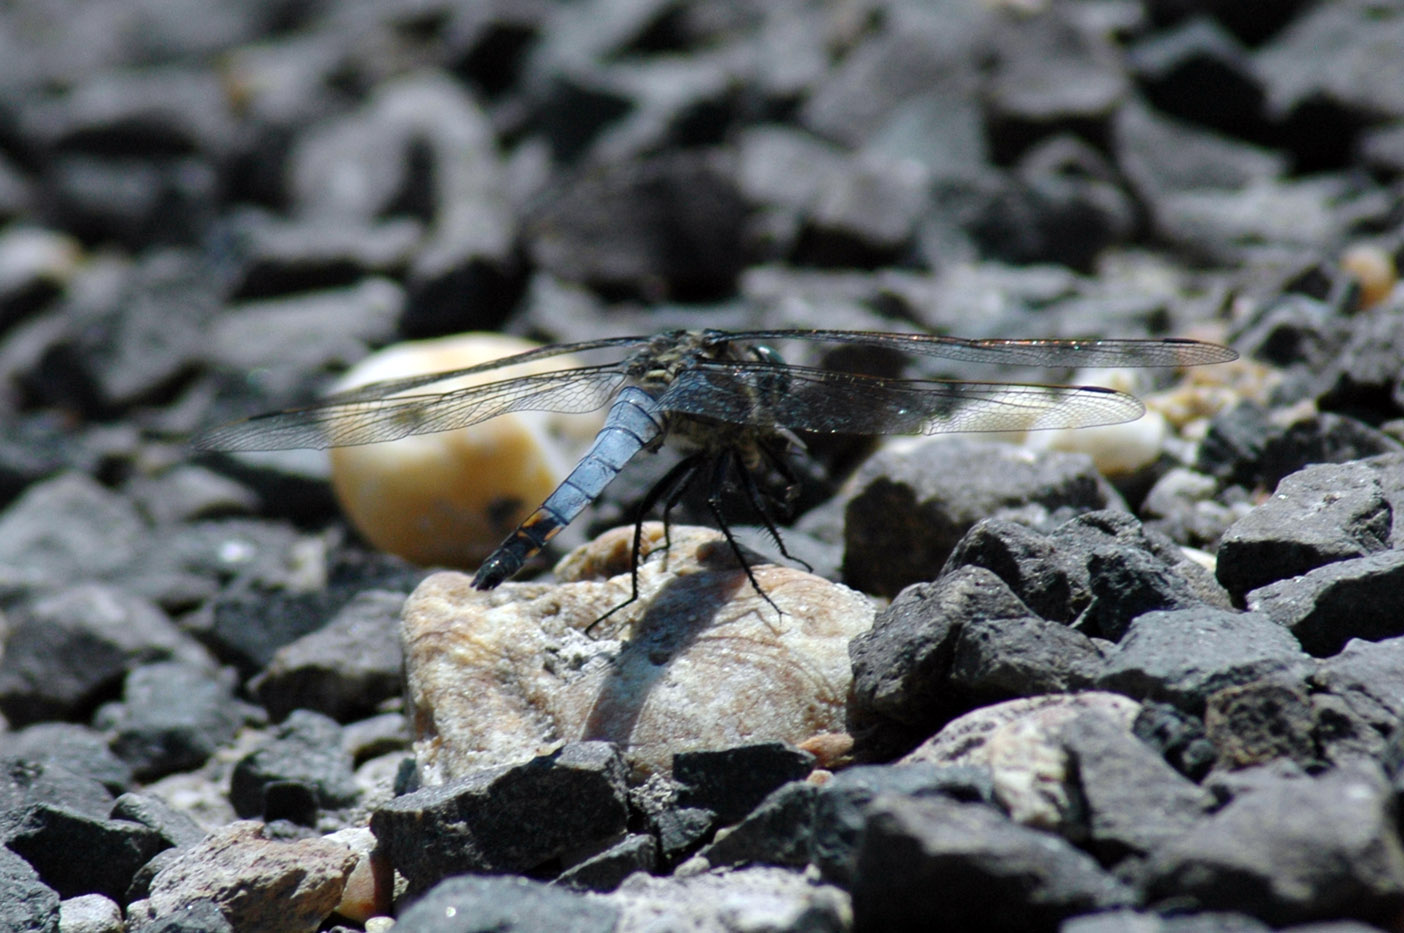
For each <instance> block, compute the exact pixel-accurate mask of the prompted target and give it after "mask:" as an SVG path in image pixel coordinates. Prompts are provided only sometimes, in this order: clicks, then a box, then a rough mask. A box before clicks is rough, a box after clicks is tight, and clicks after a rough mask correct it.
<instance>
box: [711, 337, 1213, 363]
mask: <svg viewBox="0 0 1404 933" xmlns="http://www.w3.org/2000/svg"><path fill="white" fill-rule="evenodd" d="M728 336H730V338H731V339H732V340H736V341H755V340H813V341H825V342H831V343H858V344H864V345H866V346H873V347H886V348H888V349H891V350H897V351H900V352H902V353H915V354H919V355H921V356H935V357H940V358H942V359H948V360H963V361H965V362H970V363H990V364H997V365H1005V366H1069V367H1078V366H1127V367H1132V368H1146V367H1156V366H1175V367H1178V366H1203V365H1205V364H1208V363H1227V362H1229V361H1230V360H1236V359H1238V354H1237V353H1236V352H1235V351H1233V350H1232V349H1230V348H1228V347H1225V346H1220V345H1219V344H1217V343H1205V342H1203V341H1200V340H1185V339H1180V338H1175V337H1166V338H1163V339H1156V340H1101V339H1090V338H1089V339H1085V340H1084V339H1046V340H1039V339H1029V340H1023V339H1006V340H1001V339H990V340H968V339H965V338H962V337H938V336H934V335H932V334H884V333H879V332H877V331H860V330H757V331H747V332H745V333H737V334H730V335H728Z"/></svg>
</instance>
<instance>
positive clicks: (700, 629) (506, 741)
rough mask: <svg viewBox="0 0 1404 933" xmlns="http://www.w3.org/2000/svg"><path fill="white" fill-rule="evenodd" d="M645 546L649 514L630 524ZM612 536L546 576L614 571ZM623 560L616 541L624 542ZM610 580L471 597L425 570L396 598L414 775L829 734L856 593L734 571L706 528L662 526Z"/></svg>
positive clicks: (790, 574)
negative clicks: (588, 747)
mask: <svg viewBox="0 0 1404 933" xmlns="http://www.w3.org/2000/svg"><path fill="white" fill-rule="evenodd" d="M645 531H646V534H647V535H648V536H649V537H650V539H651V540H658V539H659V538H661V528H660V526H658V525H657V523H649V524H648V525H646V526H645ZM621 539H623V540H625V541H629V540H631V539H632V529H619V530H616V531H615V532H611V533H609V534H607V535H604V536H602V537H601V538H600V539H599V540H597V541H596V542H593V543H592V544H589V545H586V546H585V549H584V550H585V551H591V550H592V549H596V550H597V551H598V553H594V554H591V553H580V552H577V553H574V554H572V555H570V556H569V557H567V558H566V559H565V560H564V561H562V565H561V566H562V568H564V569H563V571H562V573H563V575H567V576H569V575H572V574H575V573H581V572H582V570H583V568H595V569H599V568H602V567H612V566H615V565H616V563H617V559H618V552H619V549H620V547H621ZM625 553H627V549H626V551H625ZM623 566H624V567H625V572H624V573H622V574H619V575H616V576H613V577H610V578H608V579H605V580H590V579H581V580H577V581H575V582H567V583H562V584H559V585H555V586H548V585H543V584H510V583H509V584H506V585H504V586H502V587H500V588H498V589H497V590H494V591H491V592H487V593H483V592H479V591H477V590H474V589H473V588H472V586H471V584H470V581H469V579H468V578H467V577H466V576H463V575H462V574H457V573H440V574H435V575H433V576H431V577H429V578H428V579H426V580H425V581H424V582H423V583H422V584H420V586H419V587H418V588H417V589H416V590H415V592H414V593H413V594H412V595H411V596H410V598H409V600H408V602H407V603H406V605H405V612H404V623H403V628H402V639H403V642H404V648H405V672H406V684H407V692H408V697H407V700H408V703H409V706H410V711H409V715H410V722H411V727H412V731H413V735H414V745H415V752H416V757H417V759H418V762H419V765H420V769H421V774H422V778H423V780H424V781H425V782H426V783H429V784H435V783H440V782H442V781H445V780H450V779H452V778H454V777H458V776H460V775H462V774H465V773H466V772H468V771H471V770H473V769H475V768H479V767H484V766H490V765H499V764H504V763H508V762H514V761H523V760H526V759H529V758H531V757H534V756H536V755H541V754H546V753H549V752H550V751H552V750H554V749H555V748H558V747H559V746H560V745H561V744H563V743H565V742H569V741H577V740H583V739H604V740H607V741H612V742H617V743H619V744H620V745H621V746H622V747H623V748H624V749H625V753H626V755H627V757H628V760H629V761H630V763H631V765H632V767H633V769H634V771H635V777H636V778H640V779H641V778H645V777H647V776H648V775H650V774H653V773H656V772H665V771H667V770H668V769H669V768H670V767H671V764H672V756H673V755H674V753H676V752H679V751H689V750H696V749H709V748H725V747H729V746H734V745H740V744H746V743H752V742H763V741H775V740H779V741H786V742H791V743H799V742H803V741H805V740H807V739H810V738H812V737H814V736H816V735H819V734H821V733H834V732H839V731H841V730H842V728H843V726H844V712H845V703H846V699H847V695H848V688H849V683H850V679H851V669H850V665H849V660H848V642H849V640H850V639H851V638H852V637H853V636H855V635H857V634H858V633H859V632H863V631H866V630H867V629H868V628H870V627H871V625H872V620H873V611H874V610H873V606H872V604H871V603H870V602H869V600H868V599H867V598H866V597H865V596H863V595H862V594H860V593H857V592H855V591H853V590H850V589H848V588H847V587H843V586H839V585H837V584H834V583H830V582H828V581H826V580H824V579H822V578H819V577H816V576H813V575H812V574H808V573H805V572H803V571H800V570H796V569H793V568H789V567H780V566H775V565H773V564H765V563H760V562H757V563H755V564H754V566H753V567H752V571H753V573H754V574H755V576H756V579H757V581H758V582H759V583H760V585H761V587H762V588H763V589H764V590H765V592H766V594H767V595H768V596H769V597H770V598H771V599H772V600H773V601H774V602H775V604H776V605H778V606H779V607H780V609H781V610H782V613H781V614H778V615H777V613H776V611H775V609H774V608H772V607H771V606H770V605H769V604H768V603H767V602H766V601H765V600H764V599H763V598H761V597H760V596H759V595H758V594H757V593H756V592H755V591H754V590H753V589H752V587H751V585H750V583H749V582H748V581H747V579H746V575H745V573H744V572H743V571H742V570H741V569H740V568H739V567H738V566H737V565H736V563H735V561H734V558H733V556H732V554H731V551H730V548H729V547H728V546H727V545H726V543H725V541H724V540H723V539H722V536H721V534H720V533H719V532H717V531H714V530H712V529H706V528H687V527H675V528H674V529H673V534H672V547H671V549H669V550H667V551H663V552H661V553H654V554H653V555H652V557H651V559H649V560H648V561H647V562H645V563H644V564H643V565H642V566H641V567H640V568H639V589H640V594H641V596H640V599H639V600H637V601H636V602H634V603H631V604H629V605H627V606H624V607H623V608H621V609H619V610H618V611H617V612H615V613H614V614H613V615H611V616H610V617H609V618H608V619H607V620H605V621H604V622H603V623H602V624H601V625H600V626H598V631H596V632H595V633H594V635H595V637H594V638H592V637H590V636H588V635H587V634H586V633H585V629H587V628H588V627H589V626H590V625H591V624H592V623H593V622H595V620H596V619H598V618H600V616H602V615H604V614H605V613H606V612H608V611H609V610H610V609H612V608H614V607H616V606H619V605H620V604H621V603H623V602H625V601H626V600H627V599H628V598H629V594H630V587H631V584H630V576H629V574H628V572H627V562H626V563H625V564H624V565H623Z"/></svg>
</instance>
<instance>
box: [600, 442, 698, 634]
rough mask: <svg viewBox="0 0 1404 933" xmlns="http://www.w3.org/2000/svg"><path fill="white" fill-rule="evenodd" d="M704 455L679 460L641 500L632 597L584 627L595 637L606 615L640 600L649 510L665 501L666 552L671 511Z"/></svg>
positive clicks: (631, 567)
mask: <svg viewBox="0 0 1404 933" xmlns="http://www.w3.org/2000/svg"><path fill="white" fill-rule="evenodd" d="M702 462H703V456H702V455H701V454H693V455H692V456H690V457H686V458H684V459H683V460H680V461H678V462H677V463H675V464H674V465H673V466H672V467H670V468H669V469H668V472H667V473H665V474H663V478H662V479H660V480H659V481H658V482H656V483H654V484H653V488H652V489H650V490H649V491H648V493H647V495H645V496H644V497H643V499H642V501H640V502H639V505H638V508H637V509H635V510H634V543H633V547H632V550H631V552H630V556H629V582H630V584H631V587H630V594H629V598H628V599H626V600H624V602H622V603H620V604H619V605H617V606H615V607H614V608H613V609H611V610H609V611H608V612H606V613H605V614H604V615H602V616H600V617H599V618H598V619H596V620H595V621H593V622H591V623H590V624H589V625H588V626H586V628H585V634H586V635H589V636H591V637H594V631H595V628H596V626H598V625H599V624H600V623H601V622H603V621H604V620H605V619H608V618H609V617H610V616H612V615H614V614H615V613H616V612H618V611H619V610H620V609H623V608H624V607H625V606H627V605H629V604H630V603H633V602H637V601H638V598H639V558H640V554H641V552H642V551H643V523H644V519H645V518H647V517H648V514H649V513H650V512H652V511H653V509H654V506H656V505H657V504H658V502H659V500H662V501H663V550H664V551H665V552H666V551H667V550H668V548H669V547H670V546H671V544H672V542H671V540H670V539H669V536H668V514H669V512H671V511H672V509H673V506H675V505H677V502H678V500H679V499H680V498H682V494H683V492H684V491H685V490H686V489H687V487H688V484H689V483H691V482H692V481H693V479H695V478H696V476H697V471H698V470H699V469H700V468H701V467H702Z"/></svg>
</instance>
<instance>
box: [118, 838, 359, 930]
mask: <svg viewBox="0 0 1404 933" xmlns="http://www.w3.org/2000/svg"><path fill="white" fill-rule="evenodd" d="M355 863H356V855H355V853H354V852H352V851H351V850H350V849H349V848H348V847H347V846H345V845H343V844H342V843H339V842H331V841H328V840H326V839H297V840H293V841H288V842H285V841H281V840H274V839H269V838H267V837H266V836H264V834H263V824H262V823H258V822H254V821H252V820H240V821H237V822H234V823H230V824H229V825H227V826H221V827H220V828H219V829H216V830H215V831H213V832H212V833H210V834H209V835H208V836H206V837H205V838H204V839H203V840H201V841H200V842H199V843H197V844H196V845H194V846H192V847H190V848H189V849H183V850H181V851H180V852H179V853H178V854H177V855H176V856H175V857H174V858H173V859H171V861H170V862H168V863H167V864H166V865H165V866H164V867H162V869H161V870H160V871H159V872H157V874H156V876H155V877H154V878H153V879H152V880H151V893H150V896H149V898H148V899H147V901H146V902H145V905H144V908H143V909H144V911H145V913H146V914H147V915H148V916H149V918H151V919H159V918H162V917H170V916H176V915H178V914H180V913H181V911H183V910H184V909H185V907H186V905H188V904H189V903H190V902H191V901H193V900H199V899H208V900H212V901H213V902H214V903H215V906H217V907H218V908H219V909H220V912H221V913H223V914H224V916H225V917H226V918H227V919H228V920H229V922H230V924H231V925H232V926H233V927H234V929H236V930H259V931H262V933H312V931H314V930H316V929H317V928H318V927H319V926H320V925H321V923H322V921H323V920H325V919H326V918H327V917H328V916H329V915H330V914H331V912H332V910H334V909H335V908H336V905H337V902H338V901H340V900H341V893H342V891H343V889H344V888H345V885H346V878H347V876H349V875H350V874H351V870H352V868H353V867H354V866H355Z"/></svg>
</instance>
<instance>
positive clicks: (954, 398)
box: [659, 363, 1145, 434]
mask: <svg viewBox="0 0 1404 933" xmlns="http://www.w3.org/2000/svg"><path fill="white" fill-rule="evenodd" d="M659 406H660V407H661V408H663V409H665V410H668V411H675V412H682V413H685V414H690V415H702V416H706V417H710V418H716V419H718V420H721V421H730V422H733V423H737V424H754V425H759V426H762V427H786V428H790V429H793V430H797V431H813V432H816V433H828V434H946V433H953V432H960V431H1027V430H1035V429H1043V428H1084V427H1092V426H1094V425H1101V424H1119V423H1121V422H1123V421H1134V420H1135V419H1137V418H1139V417H1140V416H1141V415H1143V414H1144V413H1145V406H1144V405H1142V404H1141V402H1140V400H1139V399H1137V398H1135V397H1134V396H1130V395H1126V394H1125V393H1122V392H1116V391H1114V390H1112V389H1104V388H1100V387H1097V386H1044V385H1019V384H1015V383H1000V382H942V381H935V380H919V379H882V378H878V377H874V376H862V375H857V374H853V373H839V372H832V371H830V370H823V369H810V368H807V367H800V366H776V365H774V364H769V363H703V364H699V365H698V366H696V367H694V368H692V369H689V370H687V371H686V372H683V373H681V374H679V375H678V377H677V379H675V380H674V382H673V384H672V385H670V386H669V387H668V390H667V391H666V392H664V393H663V395H662V396H660V397H659Z"/></svg>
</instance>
